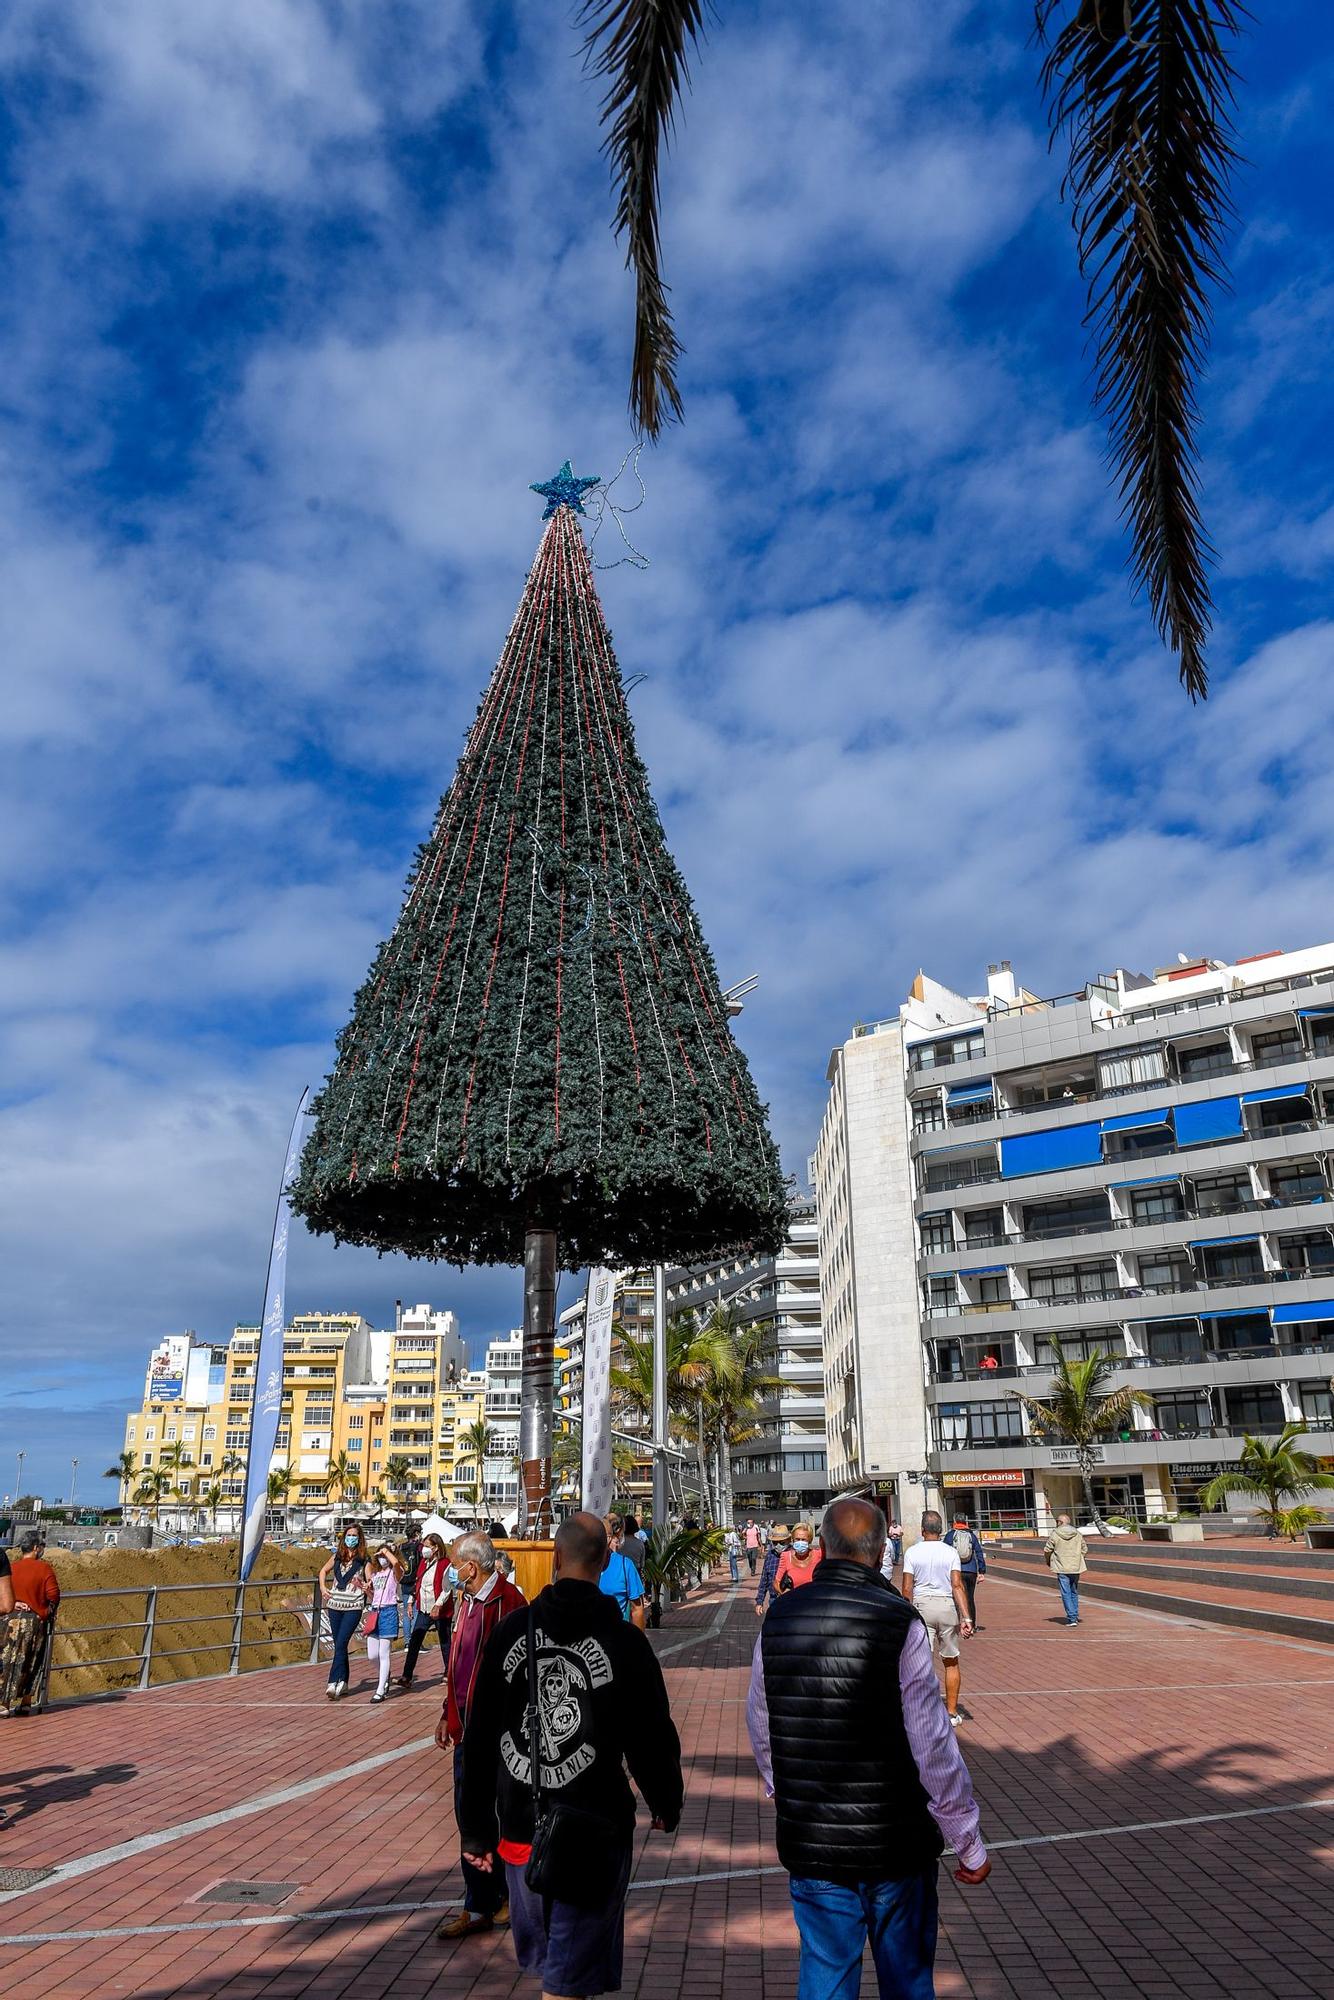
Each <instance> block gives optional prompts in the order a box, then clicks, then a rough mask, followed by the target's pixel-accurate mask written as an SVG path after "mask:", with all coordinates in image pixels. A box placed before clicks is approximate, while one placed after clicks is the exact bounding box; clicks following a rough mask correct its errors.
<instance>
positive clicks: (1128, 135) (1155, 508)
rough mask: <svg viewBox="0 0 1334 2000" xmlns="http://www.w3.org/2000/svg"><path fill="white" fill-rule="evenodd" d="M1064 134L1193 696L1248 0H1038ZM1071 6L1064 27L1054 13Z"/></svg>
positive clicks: (1160, 574) (1112, 406) (1136, 466)
mask: <svg viewBox="0 0 1334 2000" xmlns="http://www.w3.org/2000/svg"><path fill="white" fill-rule="evenodd" d="M1035 12H1036V22H1037V33H1038V38H1039V40H1040V41H1042V42H1043V43H1045V44H1046V45H1047V56H1046V60H1045V61H1044V63H1043V67H1042V86H1043V90H1044V92H1045V94H1046V97H1047V104H1048V112H1049V117H1050V121H1051V132H1052V141H1053V144H1054V143H1055V141H1056V139H1057V138H1058V137H1059V136H1060V135H1061V134H1063V133H1064V134H1067V135H1068V137H1069V142H1070V165H1069V168H1068V170H1067V173H1066V176H1065V182H1064V186H1065V188H1066V189H1067V190H1068V191H1069V193H1070V195H1071V198H1072V201H1073V221H1074V227H1075V233H1076V236H1077V238H1078V243H1079V266H1080V271H1081V273H1082V274H1083V276H1084V278H1085V279H1086V281H1087V283H1088V289H1089V306H1088V317H1087V321H1086V323H1087V324H1089V325H1091V326H1092V328H1093V330H1094V340H1095V351H1096V357H1097V388H1096V394H1095V402H1096V405H1097V407H1098V408H1099V409H1100V410H1101V411H1102V412H1103V413H1104V414H1105V416H1106V418H1107V424H1108V429H1109V431H1110V434H1111V443H1112V460H1113V464H1114V466H1115V468H1116V471H1117V473H1118V475H1119V479H1120V494H1121V502H1122V514H1123V518H1125V519H1126V520H1127V522H1128V524H1129V527H1130V534H1131V545H1132V558H1131V571H1132V575H1133V576H1134V579H1135V582H1136V584H1137V585H1139V586H1142V587H1143V588H1144V590H1145V591H1146V592H1147V594H1148V598H1149V603H1150V606H1151V608H1152V611H1153V616H1154V622H1155V623H1156V624H1157V627H1158V630H1159V632H1160V633H1161V635H1162V637H1163V639H1164V641H1165V642H1166V644H1167V645H1169V646H1170V647H1171V648H1172V650H1173V651H1174V652H1175V653H1176V655H1177V657H1178V660H1179V662H1180V672H1181V679H1182V681H1183V683H1184V684H1185V687H1186V689H1187V691H1188V693H1189V694H1190V696H1191V699H1192V700H1196V699H1198V698H1200V697H1202V696H1204V695H1206V694H1207V693H1208V674H1207V670H1206V666H1205V642H1206V640H1207V637H1208V633H1209V628H1210V624H1211V622H1212V600H1211V596H1210V590H1209V576H1208V571H1209V565H1210V563H1211V561H1212V557H1213V551H1212V549H1211V547H1210V545H1209V541H1208V538H1207V536H1206V535H1205V532H1204V528H1203V525H1202V523H1201V520H1200V511H1199V503H1198V497H1197V496H1198V485H1199V475H1198V469H1197V445H1196V433H1197V429H1198V418H1199V413H1198V409H1197V405H1196V401H1195V385H1196V382H1197V379H1198V377H1199V373H1200V368H1201V364H1202V361H1203V356H1204V351H1205V347H1206V345H1207V342H1208V333H1209V316H1210V315H1209V292H1210V289H1211V288H1212V287H1213V286H1214V285H1216V284H1218V283H1220V282H1221V281H1223V279H1224V277H1225V272H1224V267H1223V258H1222V241H1223V237H1224V234H1225V231H1226V229H1227V227H1228V225H1229V223H1230V222H1231V220H1232V214H1233V210H1232V203H1231V199H1230V196H1229V191H1228V190H1229V181H1230V177H1231V174H1232V170H1233V168H1234V166H1235V165H1236V162H1237V154H1236V153H1235V152H1234V150H1233V147H1232V144H1231V138H1232V122H1231V116H1230V111H1231V105H1232V101H1233V84H1234V80H1235V76H1236V71H1235V69H1234V67H1233V64H1232V61H1231V57H1230V54H1229V45H1230V44H1232V43H1234V42H1235V41H1236V40H1237V39H1238V37H1239V36H1240V33H1241V23H1242V20H1243V18H1244V17H1245V16H1244V9H1243V8H1242V7H1241V5H1240V4H1239V0H1035ZM1058 14H1065V15H1066V16H1067V18H1066V19H1065V21H1064V23H1063V25H1062V26H1061V27H1060V28H1059V31H1058V32H1057V33H1056V35H1055V38H1054V40H1050V41H1049V39H1048V37H1049V30H1050V29H1051V27H1052V24H1053V17H1054V16H1056V15H1058Z"/></svg>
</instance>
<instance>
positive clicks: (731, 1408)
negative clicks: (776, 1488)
mask: <svg viewBox="0 0 1334 2000" xmlns="http://www.w3.org/2000/svg"><path fill="white" fill-rule="evenodd" d="M702 1331H703V1333H704V1334H705V1335H707V1336H709V1337H710V1338H711V1339H712V1341H713V1342H714V1343H715V1346H716V1357H715V1361H714V1367H713V1372H712V1375H711V1378H710V1380H709V1382H708V1383H707V1385H706V1388H705V1399H706V1403H707V1407H708V1416H709V1428H710V1430H711V1432H712V1434H713V1437H714V1440H715V1445H716V1453H717V1457H716V1463H717V1467H718V1479H717V1485H718V1508H717V1512H716V1513H715V1514H714V1517H713V1518H714V1519H715V1520H716V1521H717V1522H718V1523H719V1524H720V1525H721V1526H723V1527H726V1525H727V1524H728V1522H729V1521H730V1520H731V1518H732V1514H733V1511H734V1508H733V1501H732V1447H733V1445H738V1444H745V1443H746V1442H747V1440H748V1439H750V1438H753V1437H755V1436H756V1435H757V1434H758V1430H759V1426H758V1424H757V1422H756V1418H757V1416H758V1414H759V1406H760V1401H761V1398H762V1397H763V1396H765V1395H767V1394H770V1393H772V1392H773V1391H775V1390H778V1389H781V1388H782V1386H783V1382H782V1377H781V1376H779V1375H774V1374H772V1373H770V1372H769V1370H768V1369H767V1367H766V1356H767V1351H768V1347H769V1342H770V1339H771V1337H772V1334H773V1322H772V1321H771V1320H767V1319H753V1320H746V1319H743V1318H742V1315H741V1307H740V1305H739V1304H738V1303H737V1301H736V1300H734V1299H719V1300H717V1301H716V1302H715V1304H714V1305H713V1306H712V1307H711V1308H710V1310H709V1313H708V1317H707V1318H706V1320H705V1322H704V1326H703V1329H702Z"/></svg>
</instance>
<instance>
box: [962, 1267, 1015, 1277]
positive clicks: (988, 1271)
mask: <svg viewBox="0 0 1334 2000" xmlns="http://www.w3.org/2000/svg"><path fill="white" fill-rule="evenodd" d="M1009 1268H1010V1267H1009V1265H1008V1264H978V1265H977V1266H976V1267H975V1268H974V1269H973V1270H971V1271H960V1273H959V1276H960V1277H961V1278H994V1277H995V1276H996V1274H997V1272H998V1271H1008V1270H1009Z"/></svg>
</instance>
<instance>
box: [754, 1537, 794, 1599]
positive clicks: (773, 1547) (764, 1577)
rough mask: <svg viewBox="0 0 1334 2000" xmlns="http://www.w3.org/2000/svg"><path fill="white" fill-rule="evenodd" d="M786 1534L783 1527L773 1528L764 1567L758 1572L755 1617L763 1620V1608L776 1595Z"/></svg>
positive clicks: (766, 1550)
mask: <svg viewBox="0 0 1334 2000" xmlns="http://www.w3.org/2000/svg"><path fill="white" fill-rule="evenodd" d="M787 1542H788V1533H787V1529H786V1528H784V1527H781V1526H780V1527H776V1528H774V1529H773V1530H772V1531H771V1533H770V1535H769V1538H768V1546H767V1547H766V1549H765V1551H764V1565H763V1567H762V1568H761V1570H760V1587H759V1589H758V1590H757V1591H756V1593H755V1616H756V1617H757V1618H763V1616H764V1613H765V1608H766V1606H767V1605H769V1604H770V1603H772V1601H773V1599H774V1598H775V1597H777V1595H778V1588H777V1578H778V1565H779V1563H780V1561H781V1560H782V1557H783V1554H784V1551H785V1550H786V1548H787Z"/></svg>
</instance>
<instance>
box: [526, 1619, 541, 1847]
mask: <svg viewBox="0 0 1334 2000" xmlns="http://www.w3.org/2000/svg"><path fill="white" fill-rule="evenodd" d="M539 1727H540V1716H539V1711H538V1705H537V1607H536V1605H533V1604H530V1605H529V1606H528V1778H529V1783H530V1786H531V1788H532V1794H533V1828H534V1831H536V1828H537V1823H538V1821H539V1820H540V1819H541V1817H542V1756H541V1741H540V1737H539Z"/></svg>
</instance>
